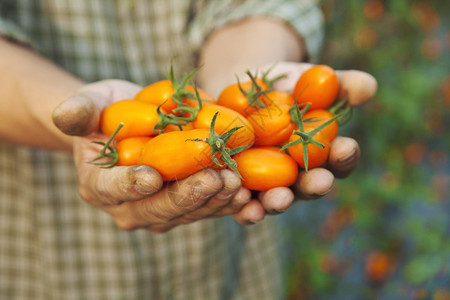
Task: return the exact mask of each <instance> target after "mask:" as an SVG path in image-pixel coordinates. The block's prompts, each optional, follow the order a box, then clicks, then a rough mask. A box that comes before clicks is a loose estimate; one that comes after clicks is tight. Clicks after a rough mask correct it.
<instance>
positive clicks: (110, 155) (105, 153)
mask: <svg viewBox="0 0 450 300" xmlns="http://www.w3.org/2000/svg"><path fill="white" fill-rule="evenodd" d="M122 127H123V123H120V124H119V126H117V129H116V130H115V131H114V133H113V134H112V135H111V137H110V138H109V139H108V141H106V143H104V142H99V141H94V142H93V143H94V144H99V145H102V146H103V148H102V149H101V150H100V155H99V156H97V157H96V158H94V159H93V160H91V161H89V162H88V163H90V164H93V165H96V166H100V167H101V168H104V169H109V168H112V167H114V166H115V165H117V163H118V162H119V153H118V151H117V147H116V145H115V140H114V139H115V137H116V135H117V133H118V132H119V130H120V129H121V128H122ZM105 159H106V160H107V161H101V160H105Z"/></svg>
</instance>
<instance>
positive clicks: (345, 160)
mask: <svg viewBox="0 0 450 300" xmlns="http://www.w3.org/2000/svg"><path fill="white" fill-rule="evenodd" d="M355 153H356V150H353V151H352V152H350V153H349V154H347V155H346V156H345V157H342V158H340V159H339V160H338V163H340V164H346V163H348V162H349V161H351V160H353V159H354V156H355Z"/></svg>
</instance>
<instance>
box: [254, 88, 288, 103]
mask: <svg viewBox="0 0 450 300" xmlns="http://www.w3.org/2000/svg"><path fill="white" fill-rule="evenodd" d="M259 99H260V100H261V102H262V103H264V104H265V105H268V106H269V105H280V104H286V105H288V106H289V107H291V106H292V104H293V103H294V97H293V96H292V95H291V94H289V93H288V92H286V91H281V90H273V91H270V92H268V93H267V94H264V95H262V96H261V97H260V98H259Z"/></svg>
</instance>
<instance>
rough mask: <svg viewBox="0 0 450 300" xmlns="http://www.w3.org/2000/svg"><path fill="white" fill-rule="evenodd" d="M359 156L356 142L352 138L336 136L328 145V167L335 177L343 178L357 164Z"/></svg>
mask: <svg viewBox="0 0 450 300" xmlns="http://www.w3.org/2000/svg"><path fill="white" fill-rule="evenodd" d="M359 157H360V149H359V145H358V143H357V142H356V141H355V140H354V139H352V138H349V137H340V136H338V137H336V138H335V139H334V141H333V142H332V143H331V146H330V154H329V157H328V169H329V170H330V171H331V172H333V174H334V176H335V177H336V178H345V177H347V176H349V175H350V174H351V173H352V172H353V170H355V168H356V167H357V166H358V163H359Z"/></svg>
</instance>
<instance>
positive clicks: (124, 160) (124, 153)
mask: <svg viewBox="0 0 450 300" xmlns="http://www.w3.org/2000/svg"><path fill="white" fill-rule="evenodd" d="M151 139H152V138H151V137H143V136H141V137H129V138H125V139H123V140H121V141H119V142H118V143H117V145H116V148H117V153H118V155H119V161H118V162H117V165H118V166H134V165H137V164H138V158H139V156H140V154H141V151H142V149H143V148H144V145H145V143H147V142H148V141H149V140H151Z"/></svg>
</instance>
